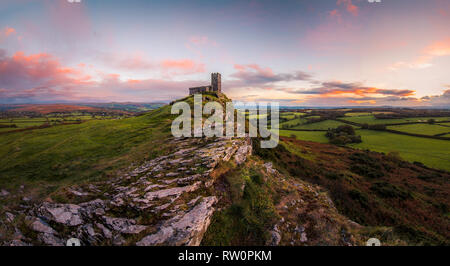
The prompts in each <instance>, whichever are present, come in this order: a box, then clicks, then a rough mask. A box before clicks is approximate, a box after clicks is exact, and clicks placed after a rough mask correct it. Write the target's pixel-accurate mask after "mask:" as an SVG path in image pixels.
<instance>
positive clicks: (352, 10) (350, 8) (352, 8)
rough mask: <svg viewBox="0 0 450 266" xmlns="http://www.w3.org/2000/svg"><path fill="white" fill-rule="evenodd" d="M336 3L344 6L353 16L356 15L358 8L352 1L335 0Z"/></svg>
mask: <svg viewBox="0 0 450 266" xmlns="http://www.w3.org/2000/svg"><path fill="white" fill-rule="evenodd" d="M337 5H338V6H339V5H343V6H345V9H346V10H347V11H348V12H349V13H351V14H352V15H353V16H358V13H359V8H358V7H357V6H356V5H354V4H353V3H352V0H337Z"/></svg>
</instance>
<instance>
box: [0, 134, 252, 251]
mask: <svg viewBox="0 0 450 266" xmlns="http://www.w3.org/2000/svg"><path fill="white" fill-rule="evenodd" d="M169 141H170V142H172V143H173V144H174V145H176V146H177V147H178V150H177V151H176V152H174V153H172V154H169V155H165V156H160V157H157V158H155V159H152V160H149V161H146V162H144V163H142V164H141V165H139V166H137V167H134V168H133V169H132V170H130V171H128V172H127V173H125V174H123V175H120V176H119V177H117V178H114V179H111V180H109V181H104V182H97V183H91V184H89V185H83V186H78V187H70V188H68V189H67V193H70V194H72V196H74V197H75V198H76V201H75V203H73V202H71V203H55V202H52V201H46V202H41V203H32V202H25V201H24V203H23V204H22V205H21V208H20V209H19V210H15V211H14V212H12V211H11V212H7V213H6V214H5V217H1V222H0V223H1V225H2V226H4V227H8V228H9V229H10V232H11V234H9V235H8V236H6V237H5V236H3V237H2V239H6V240H5V241H4V242H3V243H2V244H3V245H11V246H17V245H65V244H66V241H67V240H68V239H70V238H78V239H80V241H81V244H82V245H199V244H200V242H201V240H202V237H203V234H204V233H205V231H206V230H207V228H208V226H209V224H210V220H211V217H212V215H213V213H214V211H215V204H216V203H217V202H218V200H220V199H219V198H218V196H217V195H215V193H214V189H213V188H212V185H213V184H214V182H215V179H214V178H213V175H211V173H212V172H213V171H214V170H215V168H216V166H217V165H218V164H219V163H221V162H226V161H230V160H232V159H233V160H234V163H235V164H236V165H239V164H242V163H243V162H245V160H246V158H247V156H248V155H250V154H251V153H252V146H251V140H250V139H249V138H173V139H170V140H169ZM2 193H3V192H2ZM3 194H5V196H7V194H6V193H3ZM18 225H21V226H18Z"/></svg>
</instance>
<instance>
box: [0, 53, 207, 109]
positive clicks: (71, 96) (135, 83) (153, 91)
mask: <svg viewBox="0 0 450 266" xmlns="http://www.w3.org/2000/svg"><path fill="white" fill-rule="evenodd" d="M166 63H167V64H168V65H167V67H168V68H170V69H172V68H173V67H175V68H182V69H183V68H190V67H191V65H190V64H191V63H189V62H187V63H186V62H181V63H180V65H177V64H178V63H179V62H177V61H175V63H174V62H166ZM172 64H175V66H173V65H172ZM94 72H96V71H94ZM100 73H101V72H100ZM199 83H200V82H199V81H195V80H185V81H172V80H164V79H124V78H122V76H121V75H120V74H117V73H101V74H99V75H98V76H97V77H95V78H93V77H91V76H90V75H88V74H87V73H85V72H84V68H83V64H79V66H77V67H68V66H64V65H62V64H61V62H60V60H59V59H58V58H57V57H55V56H53V55H51V54H47V53H39V54H29V55H27V54H25V53H23V52H17V53H15V54H13V55H12V56H8V55H7V54H6V52H5V51H4V50H1V49H0V103H23V102H58V101H60V102H61V101H62V102H70V101H72V102H73V101H160V100H171V99H174V98H179V97H181V96H183V95H185V94H186V91H187V88H188V87H192V86H194V85H195V84H199Z"/></svg>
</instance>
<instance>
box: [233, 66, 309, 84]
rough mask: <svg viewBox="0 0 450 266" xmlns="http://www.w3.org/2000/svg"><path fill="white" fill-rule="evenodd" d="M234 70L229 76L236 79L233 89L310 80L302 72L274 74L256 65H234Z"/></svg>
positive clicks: (269, 69)
mask: <svg viewBox="0 0 450 266" xmlns="http://www.w3.org/2000/svg"><path fill="white" fill-rule="evenodd" d="M234 69H235V70H237V72H234V73H232V74H231V75H230V76H231V77H233V78H235V79H236V80H235V81H233V82H232V84H233V86H235V87H244V86H270V85H272V84H273V83H276V82H280V81H296V80H304V81H306V80H310V79H311V75H310V74H308V73H306V72H303V71H296V72H293V73H274V72H273V71H272V69H271V68H269V67H261V66H259V65H257V64H248V65H239V64H235V65H234Z"/></svg>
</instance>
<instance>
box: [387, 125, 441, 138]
mask: <svg viewBox="0 0 450 266" xmlns="http://www.w3.org/2000/svg"><path fill="white" fill-rule="evenodd" d="M388 129H393V130H397V131H402V132H407V133H414V134H422V135H429V136H433V135H436V134H441V133H446V132H450V127H443V126H440V125H430V124H410V125H399V126H389V127H388Z"/></svg>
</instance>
